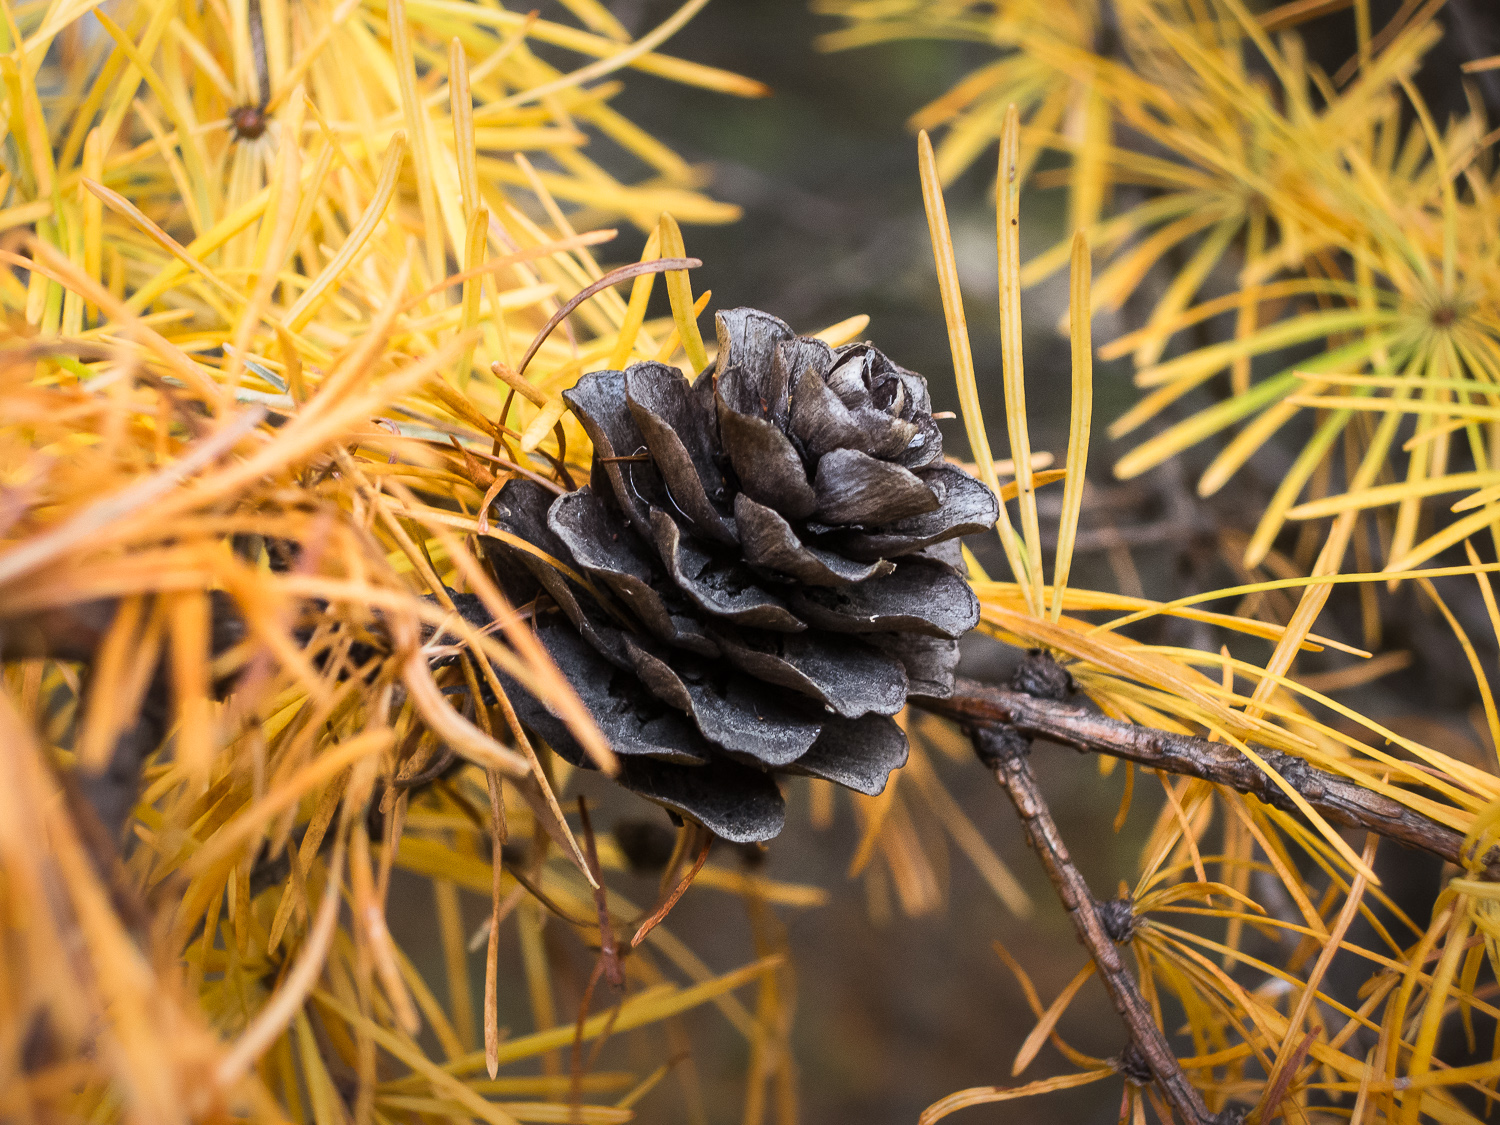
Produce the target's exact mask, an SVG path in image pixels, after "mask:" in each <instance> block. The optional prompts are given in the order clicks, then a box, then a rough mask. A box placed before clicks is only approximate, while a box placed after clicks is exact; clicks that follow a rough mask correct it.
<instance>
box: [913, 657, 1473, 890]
mask: <svg viewBox="0 0 1500 1125" xmlns="http://www.w3.org/2000/svg"><path fill="white" fill-rule="evenodd" d="M921 705H922V706H923V707H924V708H926V709H927V710H929V711H932V712H934V713H936V714H939V715H944V716H946V717H948V718H950V719H953V720H955V721H956V722H959V723H961V724H963V725H964V726H967V727H971V728H980V727H1008V728H1012V729H1014V730H1016V731H1019V732H1020V733H1021V734H1023V735H1025V736H1027V737H1028V738H1044V739H1046V740H1048V741H1049V742H1057V743H1061V744H1062V745H1064V746H1072V747H1074V748H1075V749H1078V750H1084V751H1093V752H1095V753H1099V754H1109V755H1110V756H1112V757H1115V758H1124V759H1125V760H1126V761H1130V762H1136V763H1138V764H1140V765H1143V766H1149V767H1151V768H1152V769H1158V770H1165V771H1166V772H1168V773H1173V774H1179V775H1181V776H1184V777H1196V778H1200V779H1201V780H1203V781H1211V782H1213V783H1214V784H1216V785H1223V786H1226V787H1228V788H1230V789H1234V790H1236V791H1238V792H1240V793H1249V794H1251V795H1253V796H1255V797H1258V798H1259V799H1260V800H1262V801H1264V802H1265V803H1266V804H1269V805H1273V806H1275V807H1278V808H1282V809H1288V810H1295V808H1296V806H1295V805H1293V804H1292V803H1291V801H1290V799H1289V798H1288V797H1287V796H1286V794H1285V793H1283V792H1282V790H1281V789H1280V787H1279V786H1277V785H1276V783H1275V782H1273V781H1272V780H1271V779H1270V778H1269V777H1267V776H1266V775H1265V774H1264V773H1263V772H1261V770H1260V768H1259V767H1257V766H1256V764H1255V763H1254V762H1252V761H1251V760H1250V759H1249V758H1247V757H1246V756H1245V755H1243V754H1241V753H1240V752H1239V751H1238V750H1236V749H1235V748H1234V747H1232V746H1229V745H1226V744H1225V743H1222V742H1210V741H1208V739H1206V738H1195V737H1193V736H1191V735H1183V734H1173V733H1171V732H1169V731H1162V730H1157V729H1155V728H1153V727H1144V726H1136V725H1135V724H1132V723H1125V722H1120V721H1118V720H1115V719H1109V718H1105V717H1104V716H1103V715H1099V714H1095V713H1094V712H1092V711H1089V710H1087V709H1085V708H1083V707H1080V706H1077V705H1075V704H1072V703H1066V702H1062V701H1060V700H1055V699H1044V698H1039V697H1037V696H1034V695H1028V694H1025V693H1022V692H1019V691H1007V690H1005V689H1004V688H997V687H990V686H989V685H986V684H979V683H975V682H974V681H972V680H963V679H961V680H959V681H958V682H957V684H956V685H955V688H954V692H953V695H952V696H951V697H949V698H948V699H933V700H923V701H922V704H921ZM1258 753H1259V754H1260V755H1261V756H1262V758H1264V759H1265V761H1266V762H1267V764H1268V765H1270V766H1271V768H1272V769H1274V770H1275V771H1276V772H1277V773H1278V774H1280V775H1281V777H1282V778H1283V779H1284V780H1285V781H1286V782H1287V783H1288V784H1289V785H1290V786H1291V787H1292V788H1294V789H1295V790H1296V791H1297V792H1298V793H1299V794H1300V795H1301V796H1302V797H1303V798H1304V799H1305V800H1306V801H1307V803H1308V804H1309V805H1311V806H1312V807H1313V808H1314V809H1316V810H1317V811H1318V812H1319V813H1320V814H1322V816H1323V817H1325V818H1326V819H1327V820H1329V821H1330V822H1331V823H1333V824H1338V825H1341V826H1343V827H1346V828H1362V829H1364V830H1366V831H1368V832H1374V833H1376V834H1377V835H1380V836H1384V837H1386V838H1387V839H1390V840H1395V841H1396V842H1397V843H1400V844H1403V845H1405V846H1406V847H1410V848H1420V849H1421V850H1423V851H1427V852H1431V853H1432V854H1433V855H1437V856H1441V857H1442V858H1443V859H1445V860H1448V861H1449V862H1450V863H1455V864H1458V865H1459V866H1465V864H1466V860H1467V859H1468V857H1467V856H1466V855H1465V853H1464V846H1463V845H1464V839H1463V836H1462V834H1461V833H1458V832H1455V831H1454V830H1453V829H1451V828H1448V827H1446V826H1444V825H1442V824H1439V823H1438V822H1437V821H1435V820H1432V819H1431V818H1430V817H1426V816H1423V815H1422V814H1421V813H1418V812H1415V811H1414V810H1412V809H1409V808H1407V807H1406V806H1404V805H1401V804H1399V803H1398V802H1396V801H1393V800H1392V799H1391V798H1389V797H1386V796H1383V795H1381V794H1379V793H1376V792H1374V791H1373V790H1370V789H1367V788H1365V787H1364V786H1363V785H1361V784H1360V783H1359V782H1358V781H1355V780H1353V779H1351V778H1348V777H1343V776H1341V775H1339V774H1336V773H1330V772H1329V771H1327V770H1321V769H1318V768H1317V767H1315V766H1313V765H1310V764H1309V763H1308V762H1306V761H1305V760H1303V759H1301V758H1298V757H1295V756H1293V755H1291V754H1283V753H1280V752H1279V751H1276V750H1269V749H1259V750H1258ZM1482 874H1483V875H1484V876H1485V877H1486V878H1489V879H1492V880H1496V881H1500V857H1497V856H1493V855H1491V856H1487V857H1485V865H1484V869H1483V871H1482Z"/></svg>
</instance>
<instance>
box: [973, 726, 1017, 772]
mask: <svg viewBox="0 0 1500 1125" xmlns="http://www.w3.org/2000/svg"><path fill="white" fill-rule="evenodd" d="M970 738H971V739H972V741H973V743H974V753H975V754H977V755H978V756H979V760H980V761H981V762H982V763H984V767H985V768H986V769H991V770H999V769H1004V768H1005V767H1006V766H1007V765H1009V764H1011V763H1013V762H1017V761H1021V760H1022V759H1024V758H1025V757H1026V756H1027V755H1028V754H1030V753H1031V739H1029V738H1027V737H1026V736H1025V735H1024V734H1022V733H1021V732H1020V731H1018V730H1017V729H1016V728H1015V727H1013V726H1008V725H1006V724H1004V723H991V724H988V725H986V726H982V727H975V728H974V729H973V730H972V731H971V732H970Z"/></svg>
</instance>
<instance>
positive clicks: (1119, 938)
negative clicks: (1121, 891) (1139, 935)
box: [1094, 895, 1136, 945]
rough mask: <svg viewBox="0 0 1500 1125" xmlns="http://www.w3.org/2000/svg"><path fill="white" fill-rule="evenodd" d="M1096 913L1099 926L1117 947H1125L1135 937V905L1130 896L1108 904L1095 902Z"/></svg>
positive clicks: (1112, 900) (1115, 899)
mask: <svg viewBox="0 0 1500 1125" xmlns="http://www.w3.org/2000/svg"><path fill="white" fill-rule="evenodd" d="M1094 913H1095V914H1097V915H1099V924H1100V925H1101V926H1103V927H1104V932H1105V933H1106V934H1108V935H1109V940H1110V941H1112V942H1114V943H1115V944H1116V945H1124V944H1126V943H1127V942H1129V941H1130V939H1131V938H1132V937H1134V936H1135V924H1136V917H1135V903H1133V902H1132V901H1131V900H1130V897H1129V896H1128V895H1127V896H1126V897H1124V898H1114V899H1110V900H1109V901H1108V902H1095V903H1094Z"/></svg>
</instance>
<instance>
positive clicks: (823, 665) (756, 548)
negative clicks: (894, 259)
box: [486, 309, 999, 842]
mask: <svg viewBox="0 0 1500 1125" xmlns="http://www.w3.org/2000/svg"><path fill="white" fill-rule="evenodd" d="M717 324H718V334H719V353H718V359H717V360H716V362H715V364H714V365H713V366H712V367H711V368H710V369H709V370H708V371H706V372H704V374H703V375H701V376H700V377H699V378H698V379H696V380H695V381H694V382H692V383H689V382H688V381H687V379H685V378H684V377H683V376H682V373H681V372H680V371H678V370H677V369H676V368H675V367H669V366H666V365H664V364H660V363H640V364H636V365H635V366H633V367H631V368H630V369H629V370H628V371H624V372H620V371H602V372H598V373H595V374H591V375H586V376H584V377H583V378H582V379H580V380H579V381H578V384H577V386H575V387H574V388H573V389H572V390H571V391H568V392H567V393H566V394H565V395H564V397H565V398H566V399H567V401H568V404H569V405H570V406H571V407H572V409H573V412H574V414H575V415H576V416H577V417H578V418H579V420H580V421H581V422H582V423H583V426H584V429H585V430H586V431H587V432H588V435H589V437H590V438H591V439H592V440H593V443H594V464H593V474H592V480H591V483H590V484H589V486H587V487H585V488H580V489H578V490H577V491H575V492H568V493H564V494H562V495H560V496H559V495H554V494H553V493H552V492H549V491H548V490H547V489H546V488H544V487H543V486H542V485H540V484H537V483H534V482H533V481H529V480H523V479H519V478H518V479H514V480H511V481H510V482H509V483H507V484H506V486H505V488H504V489H502V490H501V492H500V494H499V497H498V498H497V500H496V504H495V508H494V510H493V513H492V523H493V524H495V525H497V526H498V527H500V528H502V529H503V530H505V531H507V532H509V533H511V534H512V535H514V536H517V537H519V538H520V539H522V540H525V541H526V542H527V543H529V544H531V545H533V546H534V547H536V548H538V549H539V550H540V551H541V552H543V553H545V554H546V555H549V556H551V557H552V558H553V559H555V560H556V561H557V562H558V563H559V564H561V566H560V567H556V568H555V567H553V566H551V565H549V564H548V563H547V562H546V561H544V560H543V559H542V558H540V557H539V556H538V555H537V554H535V553H533V552H530V551H525V550H522V549H520V548H518V547H515V546H513V545H508V544H505V543H502V542H500V541H498V540H494V539H490V540H487V541H486V542H487V544H488V546H489V547H490V548H491V550H492V552H493V556H492V562H493V563H494V564H495V570H496V572H497V574H498V575H500V576H501V579H502V584H503V585H504V587H505V589H506V592H507V594H508V595H509V596H510V597H511V598H513V599H515V601H516V603H517V604H526V603H529V602H531V601H532V600H533V599H535V598H537V597H538V596H539V595H544V596H542V597H541V600H540V601H539V602H538V605H539V607H543V611H541V612H538V614H537V617H536V629H537V634H538V636H539V637H540V638H541V639H542V641H543V643H544V644H545V645H546V647H547V649H548V651H549V652H550V653H551V654H552V657H553V659H555V660H556V662H557V665H558V667H559V668H560V669H561V670H562V672H563V674H564V675H565V676H566V677H567V678H568V680H569V681H570V682H571V683H572V684H573V686H574V688H575V689H577V691H578V694H579V695H580V696H581V697H582V699H583V702H584V703H585V704H586V705H587V706H588V707H589V709H590V710H591V711H592V712H593V715H594V717H595V719H596V720H597V721H598V723H599V726H600V729H601V730H602V731H603V733H604V735H605V737H606V738H608V739H609V741H610V744H611V745H612V746H613V747H614V749H615V752H616V753H617V754H619V755H620V757H621V765H622V768H621V772H620V776H619V780H620V782H621V783H622V784H624V785H625V786H626V787H627V788H629V789H632V790H634V791H636V792H638V793H640V794H642V795H644V796H646V797H649V798H651V799H652V800H655V801H657V802H658V803H660V804H663V805H665V806H666V807H667V808H668V809H669V810H672V811H673V812H675V813H678V814H681V815H683V816H688V817H691V818H693V819H695V820H697V821H699V822H700V823H702V824H703V825H705V826H706V827H708V828H709V829H711V830H712V831H713V832H715V833H717V834H718V835H719V836H722V837H724V838H726V839H729V840H733V841H737V842H750V841H760V840H766V839H769V838H771V837H772V836H775V835H776V834H777V833H778V832H779V831H780V830H781V825H782V821H783V817H784V810H783V805H782V798H781V793H780V790H779V789H778V788H777V786H776V783H775V781H774V780H773V777H772V774H773V773H774V772H794V773H802V774H810V775H812V776H814V777H821V778H826V779H828V780H830V781H835V782H837V783H839V784H840V785H845V786H848V787H849V788H851V789H856V790H858V791H860V792H862V793H868V794H872V795H873V794H875V793H879V792H880V791H881V790H882V789H883V788H884V787H885V783H886V778H887V776H888V775H889V773H890V771H891V770H892V769H894V768H896V767H898V766H900V765H901V764H902V763H903V762H905V760H906V737H905V735H904V734H903V733H902V732H901V729H900V728H899V727H898V726H897V725H896V723H895V721H894V720H893V719H892V718H891V716H893V715H894V714H895V713H896V712H897V711H899V710H901V708H902V706H903V705H904V704H905V702H906V698H907V696H908V694H913V695H929V696H944V695H947V694H949V693H950V692H951V691H952V687H953V669H954V666H955V665H956V663H957V661H958V641H957V638H958V637H960V636H961V635H962V634H963V633H965V632H966V631H968V630H969V629H971V628H972V627H973V626H974V625H975V624H976V623H977V621H978V620H979V604H978V602H977V600H976V599H975V597H974V594H973V592H972V591H971V590H970V589H969V585H968V583H967V582H966V581H965V579H964V577H963V574H962V565H961V561H960V557H959V550H958V541H957V537H958V536H961V535H967V534H970V533H972V532H976V531H980V530H982V529H984V528H987V527H989V526H991V525H992V524H993V523H994V522H995V520H996V518H997V517H998V515H999V508H998V504H997V501H996V499H995V497H994V496H993V495H992V494H991V492H990V491H989V489H987V488H986V487H985V486H984V485H982V484H980V483H979V482H978V481H976V480H974V479H973V478H972V477H970V476H969V475H968V474H967V473H964V472H963V471H962V470H960V469H957V468H954V467H953V466H952V465H949V464H947V463H945V462H944V461H943V443H942V436H941V435H940V434H939V432H938V429H937V426H936V424H935V423H934V422H933V420H932V412H931V401H930V399H929V398H928V394H927V383H926V380H924V379H923V378H922V377H921V376H920V375H916V374H913V373H912V372H910V371H906V370H903V369H902V368H900V367H898V366H896V365H895V364H894V363H892V362H891V361H890V360H888V359H887V358H886V357H885V356H884V355H882V354H881V353H880V352H878V351H876V350H875V349H874V348H872V347H870V346H869V345H867V344H852V345H849V346H846V347H843V348H838V349H836V350H835V349H832V348H830V347H828V346H827V345H826V344H824V343H822V342H821V341H819V340H815V339H809V338H806V337H799V336H797V335H795V334H794V333H793V332H792V330H791V329H790V328H788V327H787V326H786V325H785V324H783V323H782V322H781V321H780V320H777V319H776V318H775V317H773V316H769V315H767V314H766V313H762V312H756V311H754V310H751V309H734V310H730V311H728V312H722V313H720V314H718V317H717ZM563 568H566V569H563ZM553 609H555V610H556V611H560V612H550V610H553ZM512 698H513V702H514V704H515V706H516V708H517V710H518V712H519V713H520V716H521V718H522V720H523V721H524V722H525V723H526V724H527V725H528V726H530V727H531V728H532V729H534V730H535V731H536V732H537V733H538V734H539V735H540V736H541V737H542V738H544V739H546V741H547V742H548V743H549V744H550V745H551V746H552V748H553V749H554V750H556V751H557V752H558V753H560V754H562V755H563V756H564V757H565V758H567V759H568V760H569V761H572V762H575V763H577V764H580V765H586V764H587V762H586V760H585V758H584V756H583V753H582V751H581V749H580V747H579V746H578V745H577V743H576V742H575V741H574V740H573V738H572V736H571V735H570V734H569V733H568V731H567V728H566V727H565V726H564V725H563V723H562V722H560V721H559V720H558V719H557V718H555V717H554V716H553V715H552V714H551V713H550V712H548V711H547V710H546V708H545V707H544V706H543V705H542V704H540V703H539V702H538V701H536V700H535V699H532V698H531V697H529V696H527V695H526V694H525V693H523V692H520V691H517V692H515V693H514V694H513V696H512Z"/></svg>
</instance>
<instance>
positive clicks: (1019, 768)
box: [972, 724, 1218, 1125]
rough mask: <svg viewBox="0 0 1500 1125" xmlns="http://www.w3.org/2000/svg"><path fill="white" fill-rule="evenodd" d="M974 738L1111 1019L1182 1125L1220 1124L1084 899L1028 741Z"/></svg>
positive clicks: (1006, 735)
mask: <svg viewBox="0 0 1500 1125" xmlns="http://www.w3.org/2000/svg"><path fill="white" fill-rule="evenodd" d="M972 734H973V739H974V749H975V750H976V751H978V753H979V757H980V759H981V760H982V761H983V762H984V763H985V765H987V766H990V767H991V768H993V769H994V771H995V779H996V780H997V781H999V782H1000V784H1001V786H1002V787H1003V788H1004V789H1005V792H1006V793H1007V794H1008V795H1009V796H1010V800H1011V804H1013V805H1015V807H1016V812H1017V814H1018V815H1019V816H1020V817H1021V822H1022V823H1023V824H1024V825H1025V826H1026V838H1027V841H1028V842H1029V843H1030V844H1031V846H1032V848H1033V850H1035V852H1036V854H1037V856H1038V857H1039V858H1040V859H1041V861H1042V866H1043V867H1044V868H1046V870H1047V877H1048V878H1049V879H1051V880H1052V885H1053V887H1055V888H1056V889H1057V897H1058V898H1059V899H1061V900H1062V904H1063V907H1064V908H1065V909H1066V910H1067V912H1068V916H1069V917H1070V918H1072V920H1073V926H1074V928H1075V929H1076V930H1077V931H1078V940H1079V941H1081V942H1082V943H1083V945H1084V948H1086V949H1087V950H1088V951H1089V956H1090V957H1092V958H1093V959H1094V964H1095V965H1096V966H1097V967H1098V971H1099V979H1100V980H1102V981H1103V982H1104V987H1105V988H1106V989H1107V990H1108V991H1109V998H1110V1000H1112V1001H1113V1002H1114V1006H1115V1011H1117V1012H1119V1013H1120V1018H1121V1019H1122V1020H1124V1021H1125V1027H1126V1029H1127V1030H1128V1031H1129V1033H1130V1038H1131V1042H1132V1043H1133V1045H1134V1046H1135V1049H1136V1051H1137V1052H1139V1054H1140V1057H1141V1058H1142V1059H1144V1060H1145V1063H1146V1066H1147V1067H1148V1068H1149V1069H1150V1071H1151V1077H1152V1080H1153V1081H1155V1083H1156V1085H1157V1088H1158V1089H1160V1090H1161V1093H1162V1096H1163V1097H1165V1098H1166V1100H1167V1103H1168V1104H1169V1105H1171V1107H1172V1108H1173V1110H1174V1111H1176V1113H1177V1115H1178V1116H1179V1117H1180V1118H1181V1119H1182V1120H1183V1121H1184V1122H1186V1123H1187V1125H1211V1123H1213V1122H1216V1121H1217V1120H1218V1118H1217V1117H1216V1116H1215V1115H1214V1114H1211V1113H1209V1111H1208V1109H1207V1107H1206V1106H1205V1105H1204V1104H1203V1098H1202V1097H1201V1096H1200V1095H1199V1093H1198V1091H1197V1090H1196V1089H1195V1088H1194V1087H1193V1084H1192V1083H1191V1082H1189V1081H1188V1079H1187V1076H1186V1075H1185V1074H1183V1072H1182V1067H1181V1066H1179V1065H1178V1063H1177V1056H1176V1055H1175V1054H1173V1053H1172V1048H1171V1046H1170V1045H1169V1044H1168V1043H1167V1040H1166V1036H1165V1035H1163V1034H1162V1031H1161V1028H1159V1027H1157V1026H1156V1021H1155V1020H1154V1019H1153V1018H1152V1016H1151V1008H1150V1006H1149V1005H1147V1003H1146V1001H1145V998H1144V997H1143V996H1142V995H1141V991H1140V989H1139V988H1138V987H1136V983H1135V980H1134V978H1132V977H1131V975H1130V973H1129V972H1128V971H1127V970H1126V968H1125V963H1124V960H1123V959H1122V958H1121V957H1120V951H1119V949H1118V948H1117V947H1116V946H1115V943H1114V940H1113V939H1112V938H1111V937H1110V935H1109V933H1108V932H1107V931H1106V930H1105V928H1104V921H1103V919H1101V917H1100V914H1099V908H1098V903H1097V902H1096V901H1095V899H1094V896H1093V895H1092V894H1091V893H1090V892H1089V888H1088V884H1087V883H1086V882H1084V879H1083V875H1082V874H1080V872H1079V870H1078V868H1077V867H1076V866H1074V864H1073V860H1072V857H1071V856H1070V855H1069V854H1068V847H1067V845H1066V844H1065V843H1063V839H1062V835H1061V833H1059V832H1058V829H1057V822H1056V821H1054V820H1053V819H1052V811H1051V809H1049V808H1048V806H1047V801H1046V798H1044V797H1043V796H1042V791H1041V788H1040V787H1039V786H1038V785H1037V781H1036V775H1035V774H1034V773H1033V772H1032V770H1031V761H1030V758H1029V754H1030V747H1029V746H1028V745H1027V742H1026V740H1025V739H1024V738H1018V737H1017V736H1016V735H1015V734H1014V733H1013V732H1012V731H1010V730H1008V729H1005V728H1003V727H999V726H997V725H994V724H991V725H984V726H978V727H975V728H974V729H973V732H972Z"/></svg>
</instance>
